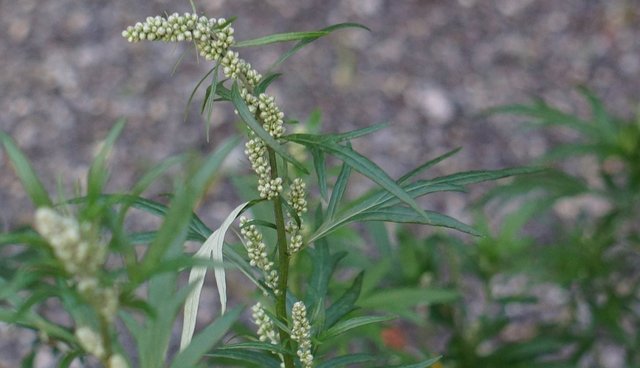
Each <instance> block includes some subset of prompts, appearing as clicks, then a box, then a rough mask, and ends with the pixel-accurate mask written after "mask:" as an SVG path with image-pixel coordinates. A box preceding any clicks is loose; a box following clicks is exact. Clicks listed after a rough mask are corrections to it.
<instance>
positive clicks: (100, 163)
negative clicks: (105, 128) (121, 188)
mask: <svg viewBox="0 0 640 368" xmlns="http://www.w3.org/2000/svg"><path fill="white" fill-rule="evenodd" d="M123 128H124V120H123V119H120V120H118V122H117V123H116V124H115V125H114V126H113V128H111V131H109V134H108V135H107V138H106V139H105V140H104V143H103V144H102V148H100V152H98V154H97V155H96V157H95V159H94V160H93V162H92V163H91V167H89V172H88V174H87V198H88V199H89V201H90V202H91V201H94V200H96V199H97V198H98V197H99V196H100V194H101V193H102V191H103V188H104V185H105V184H106V182H107V178H108V175H109V174H108V173H109V170H108V168H107V158H108V155H109V153H110V152H111V149H112V148H113V145H114V144H115V142H116V139H118V136H119V135H120V133H121V132H122V129H123Z"/></svg>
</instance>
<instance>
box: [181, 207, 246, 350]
mask: <svg viewBox="0 0 640 368" xmlns="http://www.w3.org/2000/svg"><path fill="white" fill-rule="evenodd" d="M247 204H248V202H247V203H243V204H241V205H239V206H238V207H236V208H235V209H234V210H233V211H231V213H230V214H229V216H227V218H226V219H225V220H224V222H223V223H222V225H220V228H219V229H218V230H216V231H214V232H213V234H211V236H209V238H208V239H207V240H206V241H205V242H204V244H202V246H201V247H200V249H199V250H198V251H197V252H196V254H195V257H200V258H204V259H209V258H211V259H213V261H214V262H217V263H219V264H222V263H223V260H222V247H223V246H224V236H225V234H226V233H227V230H228V229H229V227H230V226H231V224H233V221H234V220H235V219H236V217H237V216H238V214H239V213H240V212H241V211H242V210H243V209H244V208H245V207H246V205H247ZM206 274H207V268H206V267H194V268H193V269H192V270H191V272H189V284H194V285H195V286H194V288H193V290H192V291H191V294H189V297H187V301H186V303H185V305H184V318H183V324H182V338H181V340H180V349H181V350H183V349H184V348H185V347H186V346H187V345H189V343H190V342H191V337H192V336H193V332H194V331H195V328H196V318H197V316H198V304H199V302H200V293H201V292H202V287H203V285H204V278H205V276H206ZM214 274H215V279H216V284H217V286H218V295H219V296H220V308H221V309H220V314H224V312H225V309H226V308H227V285H226V282H225V272H224V268H223V267H219V266H218V267H215V268H214Z"/></svg>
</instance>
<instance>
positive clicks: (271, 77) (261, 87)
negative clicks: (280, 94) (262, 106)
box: [253, 73, 282, 95]
mask: <svg viewBox="0 0 640 368" xmlns="http://www.w3.org/2000/svg"><path fill="white" fill-rule="evenodd" d="M281 75H282V74H281V73H269V74H268V75H267V76H266V77H264V78H262V80H261V81H260V83H258V85H257V86H256V88H255V90H254V91H253V92H254V93H255V94H256V95H259V94H261V93H264V92H265V91H266V90H267V88H268V87H269V86H270V85H271V83H273V81H275V80H276V79H278V78H280V76H281Z"/></svg>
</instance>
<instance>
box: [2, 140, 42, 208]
mask: <svg viewBox="0 0 640 368" xmlns="http://www.w3.org/2000/svg"><path fill="white" fill-rule="evenodd" d="M0 142H1V143H2V145H3V146H4V149H5V150H6V151H7V156H9V160H10V161H11V164H12V165H13V168H14V169H15V171H16V174H17V175H18V178H20V182H21V183H22V186H23V187H24V188H25V190H26V191H27V194H28V195H29V198H31V201H32V202H33V204H34V205H35V206H36V207H51V206H52V204H53V202H51V199H50V198H49V194H48V193H47V190H46V189H44V185H42V182H40V179H38V176H37V175H36V173H35V171H34V170H33V167H31V164H30V163H29V160H28V159H27V157H26V156H25V155H24V154H23V153H22V151H20V149H19V148H18V146H16V144H15V143H14V142H13V140H12V139H11V138H10V137H9V136H8V135H7V134H5V133H4V132H2V131H0Z"/></svg>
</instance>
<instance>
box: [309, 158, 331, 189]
mask: <svg viewBox="0 0 640 368" xmlns="http://www.w3.org/2000/svg"><path fill="white" fill-rule="evenodd" d="M310 150H311V156H312V157H313V167H314V168H315V171H316V175H317V177H318V186H319V187H320V195H321V196H322V198H324V199H325V200H326V198H327V196H328V194H327V192H328V190H327V171H326V168H325V166H326V164H325V158H324V152H322V151H320V150H319V149H316V148H311V149H310Z"/></svg>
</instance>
